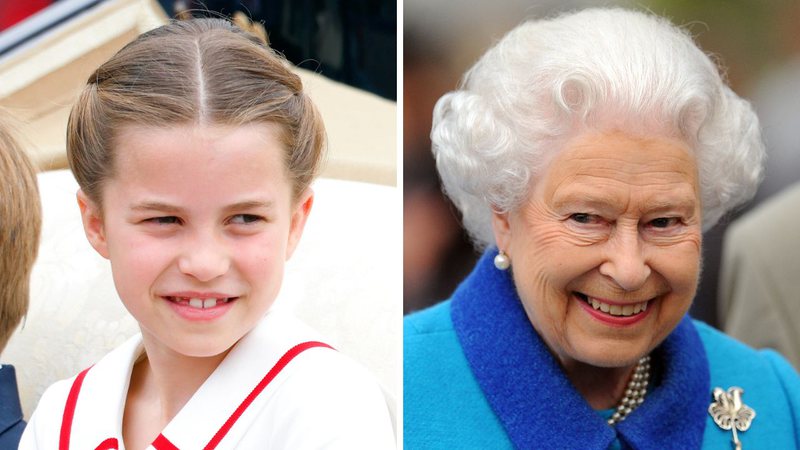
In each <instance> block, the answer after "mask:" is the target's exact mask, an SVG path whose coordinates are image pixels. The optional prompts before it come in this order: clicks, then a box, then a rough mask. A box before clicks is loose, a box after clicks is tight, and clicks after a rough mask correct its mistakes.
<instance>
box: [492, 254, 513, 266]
mask: <svg viewBox="0 0 800 450" xmlns="http://www.w3.org/2000/svg"><path fill="white" fill-rule="evenodd" d="M494 266H495V267H497V268H498V269H499V270H507V269H508V268H509V267H511V260H510V259H508V255H506V252H504V251H502V250H500V253H498V254H497V256H495V257H494Z"/></svg>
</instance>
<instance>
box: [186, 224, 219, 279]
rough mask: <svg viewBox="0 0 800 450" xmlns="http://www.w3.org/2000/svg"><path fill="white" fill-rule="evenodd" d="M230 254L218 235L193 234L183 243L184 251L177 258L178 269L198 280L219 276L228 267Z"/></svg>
mask: <svg viewBox="0 0 800 450" xmlns="http://www.w3.org/2000/svg"><path fill="white" fill-rule="evenodd" d="M230 263H231V261H230V254H229V251H228V249H227V248H226V246H225V245H224V243H222V242H220V237H218V236H215V235H213V233H208V234H206V235H204V236H198V235H197V234H195V236H194V238H193V239H190V240H188V241H187V242H186V244H185V245H184V251H183V253H182V255H181V256H180V258H179V259H178V269H179V270H180V271H181V272H182V273H183V274H186V275H190V276H192V277H194V278H196V279H197V280H198V281H201V282H207V281H211V280H213V279H215V278H217V277H220V276H222V275H224V274H225V273H227V272H228V269H230Z"/></svg>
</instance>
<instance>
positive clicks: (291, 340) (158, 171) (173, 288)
mask: <svg viewBox="0 0 800 450" xmlns="http://www.w3.org/2000/svg"><path fill="white" fill-rule="evenodd" d="M323 140H324V129H323V125H322V122H321V120H320V117H319V114H318V113H317V111H316V109H315V108H314V106H313V104H312V103H311V101H310V100H309V98H308V97H307V96H306V94H305V93H304V92H303V90H302V85H301V82H300V80H299V78H298V77H297V76H296V75H295V74H293V73H292V72H291V71H290V70H288V69H287V67H286V62H285V61H284V60H282V59H281V58H279V57H277V56H276V55H275V54H274V53H273V52H272V51H271V50H269V49H268V48H266V47H265V46H264V45H263V44H262V43H260V42H258V40H257V39H256V38H254V37H251V36H249V35H247V34H246V33H244V32H242V31H241V30H239V29H237V28H235V27H234V26H232V25H230V24H229V23H228V22H226V21H223V20H219V19H203V20H194V21H188V22H176V23H172V24H170V25H166V26H164V27H161V28H158V29H156V30H153V31H151V32H148V33H145V34H143V35H142V36H140V37H139V38H138V39H136V40H135V41H134V42H132V43H131V44H129V45H127V46H126V47H125V48H123V49H122V50H121V51H120V52H119V53H118V54H117V55H115V56H114V57H113V58H111V60H110V61H108V62H107V63H105V64H104V65H102V66H101V67H100V68H99V69H97V71H95V73H94V74H93V75H91V77H90V78H89V82H88V84H87V86H86V87H85V88H84V90H83V92H82V94H81V95H80V98H79V99H78V102H77V104H76V105H75V107H74V108H73V111H72V114H71V116H70V122H69V127H68V141H67V152H68V157H69V162H70V167H71V168H72V170H73V172H74V174H75V177H76V178H77V180H78V183H79V184H80V190H79V192H78V204H79V206H80V210H81V214H82V218H83V224H84V229H85V232H86V236H87V238H88V240H89V242H90V243H91V245H92V246H93V247H94V248H95V250H97V252H98V253H99V254H100V255H102V256H103V257H105V258H107V259H109V260H110V262H111V267H112V272H113V276H114V283H115V285H116V288H117V291H118V293H119V296H120V298H121V299H122V301H123V303H124V304H125V306H126V308H127V309H128V310H129V311H130V313H131V314H132V315H133V316H134V317H135V318H136V320H137V321H138V322H139V325H140V328H141V335H137V336H135V337H134V338H132V339H131V340H129V341H128V342H127V343H125V344H124V345H122V346H121V347H120V348H118V349H116V350H114V351H113V352H111V353H109V354H108V355H107V356H106V357H104V358H103V359H102V360H100V361H99V362H98V363H97V364H96V365H94V366H92V367H90V368H89V369H86V370H85V371H83V372H81V373H80V374H79V375H77V377H75V378H73V379H71V380H65V381H61V382H59V383H56V384H55V385H53V386H51V387H50V388H49V389H48V390H47V392H45V394H44V396H43V397H42V399H41V401H40V403H39V406H38V407H37V410H36V412H35V413H34V415H33V417H32V418H31V422H30V424H29V426H28V429H27V430H26V432H25V434H24V436H23V439H22V443H21V445H20V449H23V450H24V449H37V448H40V449H55V448H59V449H122V448H126V449H128V450H138V449H144V448H154V449H159V450H163V449H176V448H177V449H182V450H194V449H212V448H218V449H223V448H224V449H232V448H237V449H250V448H253V449H255V448H259V449H263V448H269V449H305V448H315V449H316V448H342V449H344V448H347V449H354V448H369V449H380V448H392V447H393V446H394V444H393V440H394V438H393V433H392V428H391V423H390V419H389V414H388V409H387V407H386V404H385V402H384V400H383V397H382V395H381V391H380V389H379V388H378V386H377V383H376V382H375V381H374V380H373V379H372V378H371V376H370V375H368V374H367V373H366V372H365V371H364V370H363V369H362V368H361V367H360V366H358V365H356V364H355V363H353V362H351V361H350V360H348V359H346V358H345V357H344V356H343V355H341V354H340V353H338V352H336V351H335V350H333V349H331V348H329V347H328V346H327V345H325V344H324V343H322V342H321V341H320V339H319V338H318V337H317V336H316V335H315V333H313V332H312V331H311V330H309V329H307V328H306V327H305V326H303V325H302V324H300V323H298V322H297V321H295V320H294V319H293V318H291V317H289V316H286V315H282V314H279V313H277V312H274V311H273V312H271V311H270V306H271V305H272V303H273V301H274V300H275V297H276V296H277V294H278V290H279V288H280V285H281V280H282V277H283V266H284V262H285V260H287V259H288V258H289V257H290V256H291V254H292V252H293V250H294V249H295V246H296V245H297V242H298V240H299V239H300V236H301V234H302V231H303V226H304V225H305V222H306V218H307V217H308V214H309V211H310V210H311V205H312V202H313V193H312V191H311V188H310V187H309V186H310V183H311V181H312V180H313V178H314V176H315V175H316V173H317V171H318V166H319V162H320V159H321V155H322V148H323Z"/></svg>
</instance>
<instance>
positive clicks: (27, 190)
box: [0, 119, 42, 351]
mask: <svg viewBox="0 0 800 450" xmlns="http://www.w3.org/2000/svg"><path fill="white" fill-rule="evenodd" d="M41 228H42V207H41V204H40V202H39V189H38V187H37V184H36V171H35V170H34V168H33V165H32V164H31V161H30V160H29V159H28V157H27V155H26V154H25V152H23V151H22V149H21V148H20V147H19V145H18V144H17V142H16V141H15V140H14V138H13V137H12V135H11V132H10V129H9V126H8V124H6V123H5V122H4V121H3V120H2V119H0V351H1V350H3V348H5V346H6V344H7V343H8V340H9V338H10V337H11V333H12V332H13V331H14V329H15V328H16V327H17V325H19V322H20V320H22V317H23V316H24V315H25V313H26V312H27V311H28V303H29V293H30V276H31V270H32V269H33V263H34V261H35V260H36V253H37V251H38V249H39V233H40V231H41Z"/></svg>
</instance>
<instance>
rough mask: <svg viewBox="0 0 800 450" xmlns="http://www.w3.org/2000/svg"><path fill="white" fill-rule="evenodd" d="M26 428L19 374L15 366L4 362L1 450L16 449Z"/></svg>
mask: <svg viewBox="0 0 800 450" xmlns="http://www.w3.org/2000/svg"><path fill="white" fill-rule="evenodd" d="M24 429H25V422H24V421H23V420H22V407H21V406H20V404H19V391H18V390H17V374H16V372H15V371H14V366H11V365H8V364H3V365H2V367H0V450H6V449H8V450H12V449H16V448H17V446H18V445H19V439H20V438H21V437H22V431H23V430H24Z"/></svg>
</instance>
